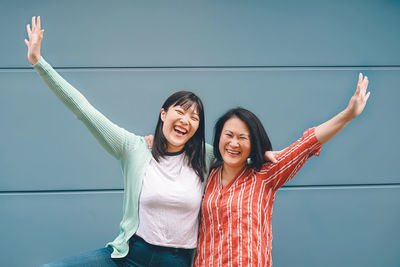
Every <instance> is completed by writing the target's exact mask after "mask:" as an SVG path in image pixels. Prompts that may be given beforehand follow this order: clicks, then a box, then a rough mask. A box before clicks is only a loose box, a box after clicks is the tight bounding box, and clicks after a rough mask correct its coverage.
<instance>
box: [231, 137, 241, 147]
mask: <svg viewBox="0 0 400 267" xmlns="http://www.w3.org/2000/svg"><path fill="white" fill-rule="evenodd" d="M229 145H230V146H231V147H238V146H239V141H238V139H237V138H236V137H234V138H232V139H231V142H230V143H229Z"/></svg>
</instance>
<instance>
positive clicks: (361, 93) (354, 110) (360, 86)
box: [346, 73, 371, 119]
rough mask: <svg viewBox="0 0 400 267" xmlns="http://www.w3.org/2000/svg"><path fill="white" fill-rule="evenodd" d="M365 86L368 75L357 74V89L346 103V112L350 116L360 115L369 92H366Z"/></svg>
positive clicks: (366, 85)
mask: <svg viewBox="0 0 400 267" xmlns="http://www.w3.org/2000/svg"><path fill="white" fill-rule="evenodd" d="M367 88H368V77H367V76H364V77H363V75H362V73H360V75H359V76H358V83H357V89H356V92H355V93H354V95H353V96H352V97H351V99H350V101H349V104H348V105H347V108H346V109H347V112H348V114H349V115H350V116H351V118H352V119H353V118H355V117H357V116H358V115H360V114H361V113H362V112H363V110H364V107H365V105H366V104H367V100H368V98H369V95H370V93H371V92H368V93H367Z"/></svg>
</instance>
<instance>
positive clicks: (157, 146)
mask: <svg viewBox="0 0 400 267" xmlns="http://www.w3.org/2000/svg"><path fill="white" fill-rule="evenodd" d="M193 104H195V105H196V108H197V111H198V114H199V128H198V129H197V131H196V132H195V134H194V135H193V136H192V138H190V139H189V140H188V141H187V142H186V144H185V147H184V149H185V155H186V157H187V158H188V160H189V165H190V166H191V167H192V168H193V169H194V170H195V172H196V174H197V175H198V176H199V178H200V180H201V181H202V182H203V181H204V173H205V169H206V167H205V166H206V164H205V150H206V148H205V138H204V128H205V127H204V107H203V102H202V101H201V99H200V98H199V97H198V96H197V95H195V94H194V93H192V92H188V91H179V92H176V93H174V94H172V95H171V96H169V97H168V98H167V100H165V102H164V104H163V105H162V108H163V109H164V110H165V111H167V110H168V109H169V108H170V107H171V106H174V107H175V106H181V107H182V108H183V109H185V110H187V109H188V108H190V107H191V106H192V105H193ZM163 125H164V122H163V121H162V120H161V114H160V115H159V116H158V121H157V126H156V130H155V133H154V141H153V149H152V151H151V153H152V154H153V157H154V159H155V160H156V161H158V160H159V159H160V157H164V156H165V155H167V153H166V148H167V140H166V139H165V136H164V134H163V131H162V128H163Z"/></svg>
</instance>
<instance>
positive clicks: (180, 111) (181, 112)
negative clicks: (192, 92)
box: [175, 109, 184, 115]
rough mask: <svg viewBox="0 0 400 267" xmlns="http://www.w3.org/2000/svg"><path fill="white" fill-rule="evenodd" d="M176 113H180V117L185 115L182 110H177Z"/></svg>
mask: <svg viewBox="0 0 400 267" xmlns="http://www.w3.org/2000/svg"><path fill="white" fill-rule="evenodd" d="M175 111H176V113H178V114H179V115H183V114H184V113H183V110H181V109H175Z"/></svg>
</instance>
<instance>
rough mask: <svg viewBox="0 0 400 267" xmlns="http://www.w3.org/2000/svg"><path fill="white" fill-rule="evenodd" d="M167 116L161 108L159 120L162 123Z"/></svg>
mask: <svg viewBox="0 0 400 267" xmlns="http://www.w3.org/2000/svg"><path fill="white" fill-rule="evenodd" d="M166 116H167V112H166V111H165V110H164V109H163V108H162V109H161V112H160V118H161V120H162V121H163V122H164V121H165V117H166Z"/></svg>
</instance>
